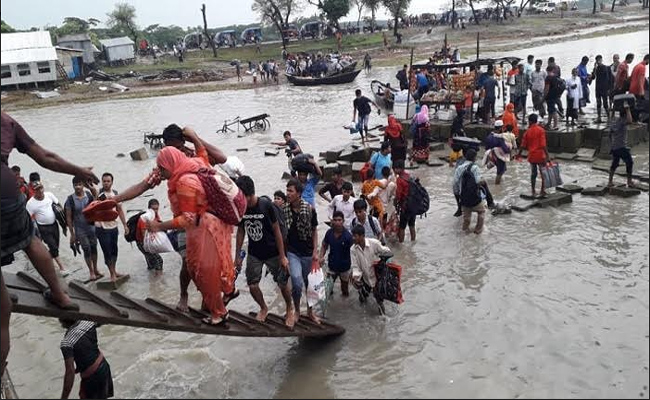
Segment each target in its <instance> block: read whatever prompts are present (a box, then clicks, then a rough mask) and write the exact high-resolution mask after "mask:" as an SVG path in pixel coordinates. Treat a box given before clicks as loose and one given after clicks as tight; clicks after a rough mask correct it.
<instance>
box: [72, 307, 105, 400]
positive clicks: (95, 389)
mask: <svg viewBox="0 0 650 400" xmlns="http://www.w3.org/2000/svg"><path fill="white" fill-rule="evenodd" d="M60 322H61V325H62V326H63V327H64V328H66V329H67V331H66V333H65V336H64V337H63V340H62V341H61V353H62V354H63V360H64V362H65V375H64V376H63V390H62V391H61V398H62V399H67V398H68V397H69V396H70V392H71V391H72V386H73V385H74V376H75V373H79V374H80V375H81V384H80V385H79V398H80V399H109V398H111V397H113V377H112V376H111V366H110V365H109V364H108V361H106V359H105V358H104V355H103V354H102V352H101V351H100V350H99V347H98V345H97V327H98V325H97V324H96V323H94V322H91V321H74V320H64V319H61V320H60Z"/></svg>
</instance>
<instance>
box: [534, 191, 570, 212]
mask: <svg viewBox="0 0 650 400" xmlns="http://www.w3.org/2000/svg"><path fill="white" fill-rule="evenodd" d="M572 202H573V196H571V194H569V193H561V192H560V193H553V194H550V195H548V196H547V197H546V198H544V199H539V200H537V201H536V203H537V207H541V208H546V207H559V206H561V205H563V204H569V203H572Z"/></svg>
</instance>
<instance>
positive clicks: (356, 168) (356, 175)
mask: <svg viewBox="0 0 650 400" xmlns="http://www.w3.org/2000/svg"><path fill="white" fill-rule="evenodd" d="M364 165H366V163H365V162H355V163H352V182H361V169H362V168H363V166H364Z"/></svg>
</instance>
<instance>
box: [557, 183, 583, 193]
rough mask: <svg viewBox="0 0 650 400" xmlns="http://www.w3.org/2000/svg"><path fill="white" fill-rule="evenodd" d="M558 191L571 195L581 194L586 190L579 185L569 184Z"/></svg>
mask: <svg viewBox="0 0 650 400" xmlns="http://www.w3.org/2000/svg"><path fill="white" fill-rule="evenodd" d="M556 190H557V191H558V192H564V193H571V194H573V193H580V192H582V191H583V190H584V188H583V187H582V186H579V185H572V184H567V185H564V186H558V187H557V188H556Z"/></svg>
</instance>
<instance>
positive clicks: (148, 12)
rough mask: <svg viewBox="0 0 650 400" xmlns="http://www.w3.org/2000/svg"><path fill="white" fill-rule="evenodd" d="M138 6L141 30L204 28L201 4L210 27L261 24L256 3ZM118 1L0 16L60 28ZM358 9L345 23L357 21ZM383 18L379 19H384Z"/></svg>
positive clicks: (29, 6) (47, 2)
mask: <svg viewBox="0 0 650 400" xmlns="http://www.w3.org/2000/svg"><path fill="white" fill-rule="evenodd" d="M126 2H127V3H129V4H132V5H133V6H135V10H136V16H137V19H136V22H137V23H138V25H139V26H140V27H146V26H148V25H152V24H161V25H178V26H181V27H183V28H185V27H188V26H197V25H202V24H203V20H202V17H201V11H200V8H201V4H202V3H205V5H206V8H207V11H208V12H207V19H208V25H209V26H210V27H219V26H226V25H233V24H250V23H254V22H257V21H258V17H257V16H256V15H255V14H254V13H253V12H252V11H251V4H252V3H253V0H127V1H126ZM115 3H117V1H116V0H90V1H89V0H2V2H0V13H1V14H2V19H3V20H4V21H5V22H6V23H8V24H9V25H11V26H13V27H15V28H19V29H29V28H31V27H33V26H36V27H43V26H46V25H60V24H61V23H62V21H63V18H64V17H80V18H91V17H93V18H97V19H99V20H100V21H102V23H103V22H105V21H106V13H108V12H110V11H111V10H113V8H114V6H115ZM446 3H449V0H412V1H411V7H410V9H409V13H410V14H421V13H424V12H435V11H437V10H438V8H439V7H440V6H442V5H445V4H446ZM315 12H316V9H315V7H308V8H306V9H305V10H304V11H303V12H302V13H301V14H302V15H313V14H314V13H315ZM357 15H358V14H357V11H356V9H354V10H352V11H351V12H350V14H348V16H347V17H345V18H344V20H355V21H356V19H357ZM384 17H385V15H380V16H379V18H384Z"/></svg>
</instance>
